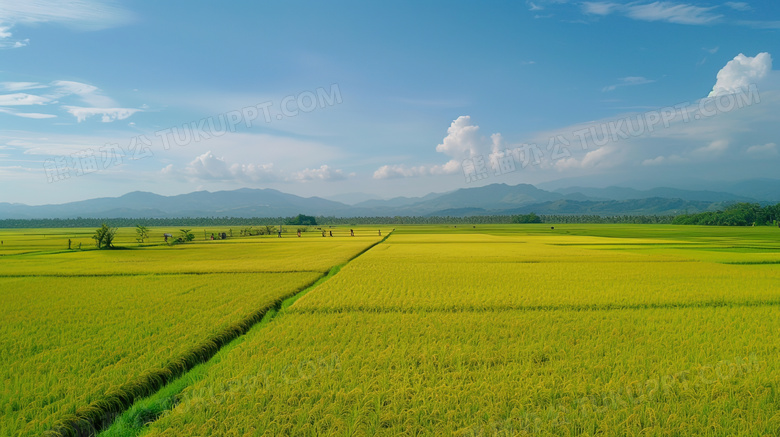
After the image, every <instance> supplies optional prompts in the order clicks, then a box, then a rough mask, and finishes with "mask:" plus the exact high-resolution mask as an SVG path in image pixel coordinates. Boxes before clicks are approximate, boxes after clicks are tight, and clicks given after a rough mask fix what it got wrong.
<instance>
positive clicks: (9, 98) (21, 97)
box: [0, 93, 52, 106]
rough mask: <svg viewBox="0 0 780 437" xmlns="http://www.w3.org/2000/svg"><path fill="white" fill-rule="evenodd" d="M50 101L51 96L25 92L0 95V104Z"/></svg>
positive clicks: (13, 104)
mask: <svg viewBox="0 0 780 437" xmlns="http://www.w3.org/2000/svg"><path fill="white" fill-rule="evenodd" d="M51 101H52V99H51V98H48V97H41V96H36V95H34V94H27V93H14V94H2V95H0V106H24V105H45V104H47V103H49V102H51Z"/></svg>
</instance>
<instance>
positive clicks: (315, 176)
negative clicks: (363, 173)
mask: <svg viewBox="0 0 780 437" xmlns="http://www.w3.org/2000/svg"><path fill="white" fill-rule="evenodd" d="M346 178H347V176H346V175H345V174H344V171H342V170H339V169H335V168H330V167H329V166H327V165H321V166H320V168H307V169H304V170H301V171H299V172H296V173H294V174H293V179H295V180H298V181H302V182H308V181H341V180H344V179H346Z"/></svg>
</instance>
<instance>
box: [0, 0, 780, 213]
mask: <svg viewBox="0 0 780 437" xmlns="http://www.w3.org/2000/svg"><path fill="white" fill-rule="evenodd" d="M68 3H69V4H68V5H67V6H61V5H60V4H61V2H55V1H44V0H38V1H14V0H4V1H3V3H2V4H0V57H2V63H1V64H0V183H1V184H2V187H3V190H2V191H0V202H21V203H27V204H43V203H61V202H66V201H72V200H80V199H87V198H93V197H102V196H118V195H122V194H124V193H127V192H130V191H136V190H142V191H152V192H156V193H159V194H166V195H170V194H179V193H186V192H191V191H196V190H209V191H215V190H221V189H234V188H239V187H256V188H266V187H270V188H276V189H279V190H281V191H285V192H291V193H294V194H298V195H302V196H307V197H308V196H314V195H316V196H322V197H329V196H335V195H339V194H343V193H356V192H359V193H367V194H371V195H374V196H378V197H384V198H389V197H393V196H399V195H406V196H412V195H423V194H426V193H428V192H432V191H435V192H442V191H449V190H454V189H458V188H463V187H472V186H479V185H483V184H488V183H507V184H517V183H535V184H536V183H544V182H550V181H556V180H559V181H561V182H558V184H561V185H566V184H569V185H576V184H586V185H602V186H603V185H610V184H626V185H631V184H634V185H636V184H639V183H643V184H650V185H657V186H663V185H674V184H683V183H684V182H685V181H690V180H703V181H707V180H736V179H746V178H754V177H776V175H777V168H778V164H779V163H780V150H778V148H780V146H779V145H778V144H780V138H778V134H780V129H779V128H778V127H777V126H778V115H777V114H780V111H778V109H780V96H779V94H780V79H779V78H778V76H780V73H778V72H777V70H776V69H773V67H772V60H773V57H776V56H778V54H780V5H778V4H777V3H776V2H774V1H763V2H758V1H749V2H712V1H709V2H708V1H697V2H687V3H680V2H649V1H635V2H618V1H615V2H601V1H591V2H577V1H566V0H539V1H533V2H531V1H525V2H524V1H512V2H484V3H476V2H433V1H431V2H392V3H379V2H370V3H368V4H367V3H366V2H328V3H325V2H295V1H291V2H264V1H251V2H250V1H246V2H234V3H230V4H229V5H226V4H224V3H217V2H184V1H166V2H151V1H136V2H125V3H118V2H106V1H98V0H78V1H74V2H68ZM708 96H711V97H710V98H707V97H708ZM718 99H719V100H718ZM665 108H666V109H665ZM669 108H673V109H669ZM664 111H666V112H664ZM659 117H660V118H659ZM632 120H633V121H634V122H635V123H636V124H635V126H638V127H636V128H635V129H634V130H633V131H631V132H629V131H628V128H627V125H628V123H630V122H631V121H632ZM610 123H611V125H610ZM640 125H641V126H640ZM222 126H224V128H222V129H220V127H222ZM610 128H611V129H612V130H611V131H610ZM602 129H603V130H602ZM602 132H603V133H604V134H605V135H606V137H605V136H604V135H601V139H599V134H600V133H602ZM593 135H595V137H593ZM605 138H606V139H605Z"/></svg>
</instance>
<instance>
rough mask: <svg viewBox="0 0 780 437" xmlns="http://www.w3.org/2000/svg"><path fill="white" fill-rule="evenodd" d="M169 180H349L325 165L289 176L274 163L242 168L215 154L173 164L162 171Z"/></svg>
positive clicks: (239, 181)
mask: <svg viewBox="0 0 780 437" xmlns="http://www.w3.org/2000/svg"><path fill="white" fill-rule="evenodd" d="M162 173H163V174H165V175H169V176H175V177H180V178H184V179H186V180H188V181H191V182H203V181H222V182H238V183H258V182H283V181H287V182H312V181H320V182H328V181H340V180H344V179H347V177H348V176H352V175H347V174H345V173H344V171H343V170H341V169H336V168H332V167H330V166H328V165H322V166H320V167H319V168H306V169H303V170H300V171H296V172H292V173H288V174H285V172H283V171H281V170H277V169H276V168H275V167H274V165H273V164H272V163H267V164H253V163H248V164H239V163H233V164H231V163H229V162H228V161H227V160H226V159H225V158H221V157H217V156H215V155H214V154H213V153H212V152H211V151H208V152H206V153H204V154H202V155H199V156H197V157H195V159H193V160H192V161H191V162H190V163H188V164H187V165H186V167H185V168H183V169H181V170H177V169H176V168H175V167H174V166H173V164H169V165H168V166H166V167H165V168H163V169H162Z"/></svg>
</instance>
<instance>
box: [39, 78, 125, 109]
mask: <svg viewBox="0 0 780 437" xmlns="http://www.w3.org/2000/svg"><path fill="white" fill-rule="evenodd" d="M51 84H52V86H54V87H55V92H54V94H53V97H55V98H62V97H65V96H71V95H76V96H78V97H79V98H80V99H81V100H82V101H83V102H84V103H86V104H87V105H89V106H91V107H94V108H111V107H116V106H117V103H116V102H115V101H114V100H113V99H111V98H109V97H106V96H104V95H102V94H100V88H98V87H96V86H93V85H89V84H86V83H81V82H73V81H69V80H55V81H54V82H52V83H51Z"/></svg>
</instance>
